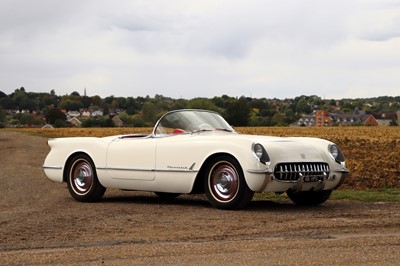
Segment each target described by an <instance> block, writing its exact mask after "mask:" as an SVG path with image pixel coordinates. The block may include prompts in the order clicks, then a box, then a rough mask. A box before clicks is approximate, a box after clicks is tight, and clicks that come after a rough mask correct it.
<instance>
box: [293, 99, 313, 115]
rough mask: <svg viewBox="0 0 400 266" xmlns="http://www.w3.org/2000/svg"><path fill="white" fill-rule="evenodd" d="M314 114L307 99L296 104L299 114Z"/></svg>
mask: <svg viewBox="0 0 400 266" xmlns="http://www.w3.org/2000/svg"><path fill="white" fill-rule="evenodd" d="M311 112H312V108H311V107H310V105H309V104H308V103H307V101H306V99H304V98H303V99H301V100H299V101H298V102H297V104H296V113H298V114H309V113H311Z"/></svg>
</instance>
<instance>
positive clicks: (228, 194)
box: [43, 109, 349, 209]
mask: <svg viewBox="0 0 400 266" xmlns="http://www.w3.org/2000/svg"><path fill="white" fill-rule="evenodd" d="M48 145H49V146H50V148H51V150H50V152H49V154H48V155H47V157H46V160H45V162H44V165H43V169H44V172H45V174H46V176H47V177H48V178H49V179H50V180H52V181H55V182H66V183H67V185H68V189H69V192H70V193H71V195H72V197H74V198H75V199H76V200H78V201H83V202H88V201H97V200H99V199H100V198H101V197H102V196H103V194H104V192H105V190H106V188H118V189H124V190H136V191H137V190H141V191H153V192H155V193H156V194H157V195H158V196H160V197H164V198H166V199H167V198H173V197H176V196H178V195H179V194H182V193H205V194H206V195H207V198H208V200H209V201H210V203H211V204H212V205H213V206H215V207H217V208H221V209H241V208H245V207H246V206H247V205H248V204H249V202H250V201H251V199H252V197H253V195H254V192H277V193H284V192H286V193H287V195H288V197H289V198H290V199H291V200H292V201H293V202H295V203H297V204H306V205H318V204H321V203H323V202H325V201H326V200H327V199H328V198H329V196H330V194H331V192H332V190H333V189H336V188H338V187H339V186H340V185H341V184H342V183H343V180H344V179H345V177H346V176H347V174H348V172H349V171H348V170H347V169H346V165H345V158H344V156H343V154H342V152H341V150H340V148H339V147H338V146H337V145H336V144H334V143H332V142H330V141H327V140H323V139H318V138H303V137H291V138H282V137H269V136H255V135H242V134H238V133H236V132H235V131H234V130H233V129H232V128H231V127H230V126H229V124H228V123H227V122H226V121H225V120H224V119H223V118H222V117H221V116H220V115H219V114H218V113H215V112H211V111H205V110H186V109H185V110H176V111H171V112H169V113H167V114H165V115H164V116H162V117H161V118H160V119H159V120H158V122H157V123H156V125H155V127H154V129H153V132H152V133H151V134H149V135H143V134H132V135H119V136H110V137H104V138H94V137H74V138H57V139H49V141H48Z"/></svg>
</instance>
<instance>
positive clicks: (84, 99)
mask: <svg viewBox="0 0 400 266" xmlns="http://www.w3.org/2000/svg"><path fill="white" fill-rule="evenodd" d="M184 108H189V109H207V110H213V111H217V112H219V113H221V114H222V115H223V116H224V118H225V119H226V120H227V121H228V123H230V124H231V125H233V126H287V125H290V124H291V123H293V122H295V121H297V120H298V119H299V117H300V116H301V115H304V114H310V113H312V112H313V111H314V110H316V109H323V110H328V111H329V112H331V113H344V114H349V113H352V112H353V111H354V110H355V109H358V110H365V111H366V112H367V113H368V112H369V113H394V112H396V111H398V110H400V96H398V97H390V96H382V97H375V98H365V99H340V100H335V99H322V98H321V97H319V96H317V95H311V96H305V95H301V96H297V97H295V98H287V99H277V98H273V99H268V98H251V97H245V96H242V97H231V96H228V95H222V96H215V97H213V98H194V99H182V98H180V99H173V98H171V97H166V96H163V95H158V94H156V95H155V96H154V97H150V96H146V97H116V96H114V95H111V96H108V97H105V98H101V97H100V96H98V95H95V96H86V95H80V94H79V93H78V92H77V91H73V92H72V93H71V94H68V95H62V96H60V95H57V94H56V93H55V91H54V90H51V91H50V92H48V93H47V92H41V93H37V92H29V91H26V90H25V88H24V87H21V88H19V89H15V91H14V92H13V93H11V94H9V95H7V94H5V93H4V92H2V91H0V126H2V127H4V126H21V125H24V126H25V125H33V126H40V125H43V124H44V123H50V124H53V125H55V126H58V127H64V126H70V124H69V123H68V121H67V120H66V119H67V115H66V112H68V111H82V110H90V111H92V112H93V111H96V110H101V111H102V116H100V117H88V118H87V119H83V123H82V126H85V127H91V126H96V127H111V126H113V123H112V121H111V119H112V117H113V116H115V115H118V116H119V118H120V119H121V120H122V121H123V122H124V125H126V126H136V127H142V126H152V125H153V124H154V123H155V122H156V120H157V119H158V118H159V117H160V116H161V115H162V114H164V113H165V112H167V111H170V110H175V109H184Z"/></svg>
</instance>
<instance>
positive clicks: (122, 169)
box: [96, 167, 156, 172]
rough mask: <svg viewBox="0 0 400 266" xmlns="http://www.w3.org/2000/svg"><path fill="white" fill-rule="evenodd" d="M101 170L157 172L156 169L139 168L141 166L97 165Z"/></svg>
mask: <svg viewBox="0 0 400 266" xmlns="http://www.w3.org/2000/svg"><path fill="white" fill-rule="evenodd" d="M96 169H99V170H110V171H132V172H155V171H156V169H139V168H118V167H96Z"/></svg>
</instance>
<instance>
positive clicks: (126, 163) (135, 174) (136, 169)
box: [107, 137, 156, 181]
mask: <svg viewBox="0 0 400 266" xmlns="http://www.w3.org/2000/svg"><path fill="white" fill-rule="evenodd" d="M155 153H156V140H155V139H154V138H150V137H129V138H128V137H127V138H119V139H117V140H115V141H113V142H112V143H111V144H110V146H109V147H108V152H107V171H108V176H110V177H111V178H113V179H125V180H148V181H150V180H154V178H155V158H156V157H155Z"/></svg>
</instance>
